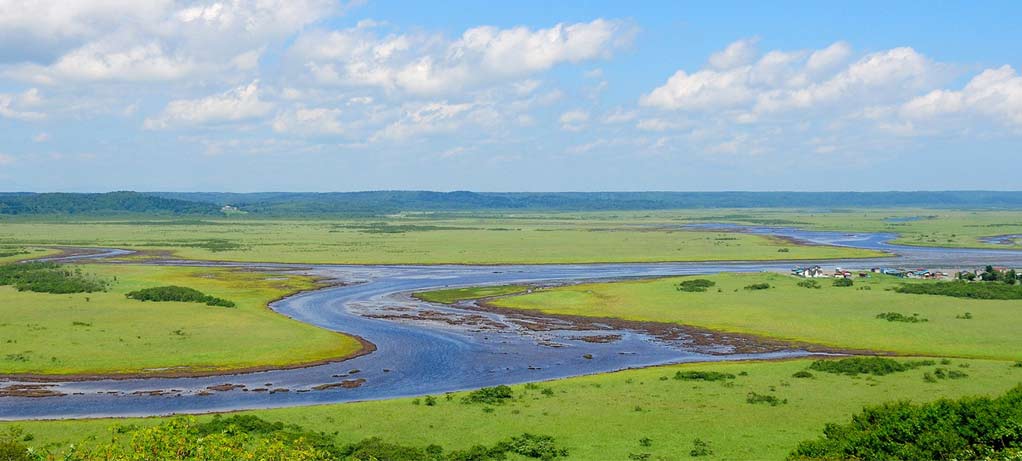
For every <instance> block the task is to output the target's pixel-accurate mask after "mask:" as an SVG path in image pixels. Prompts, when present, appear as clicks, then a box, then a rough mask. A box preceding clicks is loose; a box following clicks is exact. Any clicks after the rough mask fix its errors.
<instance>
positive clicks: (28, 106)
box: [0, 88, 46, 122]
mask: <svg viewBox="0 0 1022 461" xmlns="http://www.w3.org/2000/svg"><path fill="white" fill-rule="evenodd" d="M41 102H42V97H41V96H40V95H39V90H37V89H35V88H31V89H28V90H26V91H25V92H23V93H20V94H9V93H0V117H3V118H10V119H14V120H21V121H27V122H30V121H36V120H42V119H44V118H46V114H44V113H42V112H38V111H35V110H32V108H33V107H35V106H38V105H39V104H40V103H41Z"/></svg>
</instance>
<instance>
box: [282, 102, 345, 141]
mask: <svg viewBox="0 0 1022 461" xmlns="http://www.w3.org/2000/svg"><path fill="white" fill-rule="evenodd" d="M340 116H341V110H340V109H326V108H304V107H299V108H297V109H295V110H292V111H287V112H282V113H280V114H277V117H276V118H275V119H274V121H273V130H274V131H276V132H278V133H295V134H314V135H316V134H344V133H345V132H346V130H345V126H344V123H343V122H342V121H341V120H340Z"/></svg>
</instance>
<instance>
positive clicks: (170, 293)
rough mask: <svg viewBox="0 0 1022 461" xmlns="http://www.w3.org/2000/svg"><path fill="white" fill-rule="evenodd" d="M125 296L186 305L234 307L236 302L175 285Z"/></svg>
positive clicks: (130, 293)
mask: <svg viewBox="0 0 1022 461" xmlns="http://www.w3.org/2000/svg"><path fill="white" fill-rule="evenodd" d="M125 296H127V297H128V298H131V299H137V300H139V301H157V302H160V301H179V302H185V303H204V304H206V305H207V306H219V307H234V302H232V301H228V300H226V299H223V298H217V297H213V296H210V295H207V294H205V293H203V292H201V291H199V290H196V289H193V288H187V287H179V286H174V285H168V286H165V287H154V288H143V289H141V290H136V291H132V292H129V293H127V294H125Z"/></svg>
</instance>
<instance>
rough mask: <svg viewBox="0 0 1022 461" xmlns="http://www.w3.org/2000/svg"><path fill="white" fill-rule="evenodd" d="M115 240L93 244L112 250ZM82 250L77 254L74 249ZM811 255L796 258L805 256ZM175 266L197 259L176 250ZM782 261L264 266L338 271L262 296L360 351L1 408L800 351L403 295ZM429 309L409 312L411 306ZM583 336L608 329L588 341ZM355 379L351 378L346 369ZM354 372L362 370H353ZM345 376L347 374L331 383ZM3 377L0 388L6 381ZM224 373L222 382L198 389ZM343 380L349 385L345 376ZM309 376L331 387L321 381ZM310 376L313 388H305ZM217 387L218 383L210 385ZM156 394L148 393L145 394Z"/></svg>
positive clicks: (173, 407) (243, 403) (308, 395)
mask: <svg viewBox="0 0 1022 461" xmlns="http://www.w3.org/2000/svg"><path fill="white" fill-rule="evenodd" d="M699 227H707V228H727V229H725V230H729V231H740V232H749V233H754V234H760V235H775V236H780V237H786V238H792V239H796V240H800V241H804V242H808V243H813V244H825V245H838V246H847V247H855V248H865V249H874V250H881V251H885V252H888V253H891V254H893V255H895V256H892V257H890V258H881V259H873V260H846V261H834V260H828V261H819V262H816V263H818V264H820V265H823V266H825V267H844V268H850V269H854V268H869V267H877V266H883V267H909V268H917V267H929V268H944V269H954V268H973V267H977V266H982V265H986V264H992V265H1005V266H1012V267H1022V252H1020V251H1011V250H971V249H948V248H921V247H905V246H897V245H893V244H890V243H889V241H890V240H891V239H892V238H893V237H894V235H892V234H869V233H842V232H815V231H804V230H798V229H788V228H769V227H745V226H730V225H721V224H707V225H700V226H699ZM118 254H120V253H119V252H106V253H103V252H101V253H97V254H96V255H93V257H96V256H116V255H118ZM82 257H83V256H76V259H81V258H82ZM810 263H812V262H804V261H803V262H799V263H797V264H799V265H804V264H810ZM177 264H196V263H195V262H187V261H180V262H177ZM795 264H796V263H793V262H767V263H764V262H690V263H657V264H567V265H503V266H455V265H451V266H343V265H337V266H330V265H323V266H308V265H301V266H298V265H295V266H290V265H267V264H225V265H230V266H242V267H247V266H256V267H267V266H272V267H273V268H276V269H294V270H301V271H303V272H307V273H312V274H315V275H319V276H324V277H329V278H331V279H335V280H337V281H342V282H346V283H348V285H346V286H340V287H333V288H326V289H322V290H318V291H314V292H309V293H303V294H299V295H295V296H292V297H289V298H286V299H283V300H281V301H278V302H276V303H273V304H272V305H271V307H272V308H273V309H274V310H276V311H277V312H279V313H281V314H283V315H287V316H289V317H292V318H295V319H297V320H300V321H303V322H307V323H310V324H313V325H317V326H320V327H322V328H327V329H331V330H336V331H341V332H345V333H350V334H355V335H358V336H360V337H362V338H364V339H366V340H368V341H370V342H372V343H374V344H375V345H376V346H377V350H376V351H374V352H373V353H371V354H368V355H364V356H361V357H357V358H354V359H351V360H347V361H344V362H339V363H331V364H325V365H318V366H312V367H308V368H300V369H293V370H277V371H265V372H256V373H247V374H237V375H226V376H215V377H190V378H149V379H125V380H96V381H85V382H55V383H46V385H47V389H49V390H52V391H54V392H58V393H61V394H64V395H62V396H53V397H42V398H27V397H0V420H17V419H41V418H78V417H101V416H147V415H166V414H174V413H202V412H211V411H227V410H239V409H254V408H274V407H286V406H296V405H310V404H322V403H337V402H347V401H356V400H369V399H383V398H393V397H403V396H413V395H425V394H439V393H443V392H450V391H456V390H464V389H471V388H478V387H483V386H492V385H497V384H511V383H521V382H529V381H541V380H549V379H555V378H564V377H569V376H578V375H584V374H592V373H602V372H608V371H614V370H621V369H626V368H634V367H644V366H651V365H660V364H668V363H683V362H704V361H721V360H744V359H766V358H781V357H793V356H805V355H810V353H809V352H806V351H801V350H784V349H779V350H769V351H766V352H760V353H737V352H734V351H733V350H731V349H729V347H727V346H726V345H721V346H720V347H706V346H705V345H703V346H698V347H697V346H694V345H693V344H691V343H690V342H686V341H685V340H683V339H682V340H665V339H663V338H659V337H655V336H653V335H651V334H649V333H646V332H643V331H638V330H627V329H614V328H613V327H602V328H599V329H591V330H586V329H583V330H578V329H564V330H559V329H557V328H553V329H551V328H546V329H543V330H541V331H536V330H535V329H530V328H523V326H522V325H523V323H522V322H521V321H520V320H521V319H516V318H513V317H512V318H509V317H506V316H504V315H500V314H495V313H489V312H482V311H477V310H471V309H462V308H457V307H447V306H437V305H432V304H429V303H423V302H420V301H416V300H414V299H412V298H411V297H409V293H410V292H412V291H420V290H425V289H430V288H440V287H447V286H467V285H483V284H507V283H517V282H536V283H548V282H549V283H553V282H571V281H579V280H599V279H621V278H629V277H653V276H662V275H684V274H711V273H718V272H759V271H772V270H781V271H785V270H787V269H790V268H791V267H792V266H793V265H795ZM424 313H425V314H428V315H422V314H424ZM587 336H603V337H607V336H613V337H614V338H615V339H616V340H613V341H606V342H599V341H597V342H594V341H590V340H586V337H587ZM356 380H359V381H356ZM360 380H364V381H360ZM345 382H347V384H348V386H347V387H344V386H339V384H341V383H345ZM19 384H26V383H19V382H14V381H7V382H0V386H10V385H19ZM225 384H230V385H233V386H234V388H233V389H231V390H226V391H223V390H211V389H209V388H210V387H217V386H221V385H225ZM355 384H359V385H358V386H357V387H355V386H354V385H355ZM322 385H328V386H329V385H334V386H333V387H329V388H326V389H322ZM317 387H319V389H317ZM219 389H222V388H219ZM154 394H157V395H154Z"/></svg>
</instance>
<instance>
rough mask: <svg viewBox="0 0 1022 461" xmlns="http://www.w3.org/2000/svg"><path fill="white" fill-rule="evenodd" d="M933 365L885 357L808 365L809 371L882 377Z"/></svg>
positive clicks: (929, 362)
mask: <svg viewBox="0 0 1022 461" xmlns="http://www.w3.org/2000/svg"><path fill="white" fill-rule="evenodd" d="M935 364H936V362H934V361H932V360H914V361H908V362H899V361H897V360H894V359H889V358H885V357H849V358H846V359H840V360H817V361H815V362H813V363H812V364H811V365H809V369H811V370H815V371H821V372H824V373H835V374H843V375H857V374H860V373H862V374H869V375H875V376H883V375H889V374H891V373H898V372H902V371H908V370H912V369H915V368H919V367H926V366H931V365H935Z"/></svg>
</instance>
